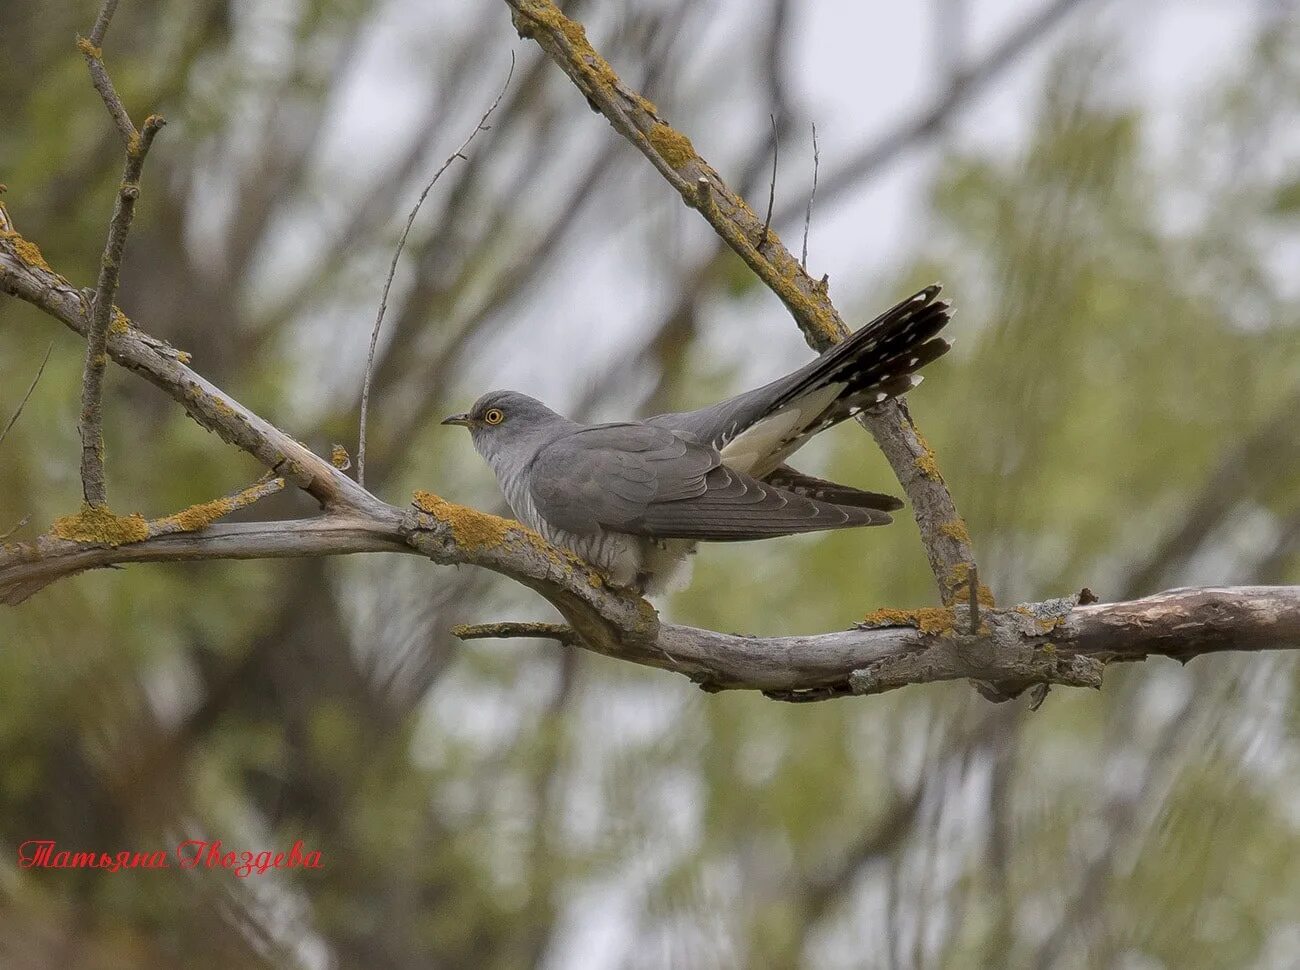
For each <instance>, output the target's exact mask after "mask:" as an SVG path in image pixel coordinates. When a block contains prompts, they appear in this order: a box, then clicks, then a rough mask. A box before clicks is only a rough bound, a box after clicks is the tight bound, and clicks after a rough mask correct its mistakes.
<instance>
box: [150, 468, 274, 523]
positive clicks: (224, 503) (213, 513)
mask: <svg viewBox="0 0 1300 970" xmlns="http://www.w3.org/2000/svg"><path fill="white" fill-rule="evenodd" d="M284 486H285V480H284V479H283V478H273V477H271V475H269V474H267V475H263V476H262V478H260V479H259V480H258V481H256V482H254V483H253V484H252V485H249V486H248V487H247V488H242V489H240V490H239V491H238V492H235V493H234V494H232V495H227V496H226V497H225V498H218V499H213V500H212V501H210V502H200V503H199V504H198V505H191V506H190V507H189V508H187V509H184V510H182V511H180V512H177V513H175V514H174V515H168V516H165V517H163V518H161V519H155V520H153V521H152V522H150V523H149V538H151V539H153V538H157V537H158V536H167V535H175V534H176V533H178V532H197V531H198V530H199V529H206V528H207V527H208V526H210V525H211V524H212V523H213V522H216V521H217V520H218V519H223V518H225V517H226V516H227V515H229V514H230V513H231V512H236V511H238V510H239V509H244V508H248V506H250V505H252V504H253V503H254V502H258V501H260V500H262V499H264V498H266V497H267V496H269V495H274V494H276V493H277V492H282V491H284Z"/></svg>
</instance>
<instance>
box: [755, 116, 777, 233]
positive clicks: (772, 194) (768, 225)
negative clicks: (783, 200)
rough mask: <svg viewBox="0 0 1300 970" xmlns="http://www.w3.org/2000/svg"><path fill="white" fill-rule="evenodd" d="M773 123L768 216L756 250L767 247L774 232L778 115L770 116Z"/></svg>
mask: <svg viewBox="0 0 1300 970" xmlns="http://www.w3.org/2000/svg"><path fill="white" fill-rule="evenodd" d="M768 118H769V119H770V120H771V122H772V181H771V182H770V183H769V184H768V187H767V216H766V217H765V218H764V219H763V234H762V235H761V236H759V237H758V245H757V246H756V247H755V248H756V249H762V248H763V247H764V246H766V245H767V236H768V233H770V232H771V231H772V209H773V207H774V206H775V205H776V162H777V157H778V156H779V155H780V153H781V136H780V134H779V133H778V132H777V130H776V115H768Z"/></svg>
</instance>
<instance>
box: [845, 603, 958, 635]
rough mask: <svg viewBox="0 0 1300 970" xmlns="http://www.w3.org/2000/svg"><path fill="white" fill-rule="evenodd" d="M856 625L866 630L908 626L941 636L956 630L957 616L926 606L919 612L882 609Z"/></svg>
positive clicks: (865, 617) (942, 608)
mask: <svg viewBox="0 0 1300 970" xmlns="http://www.w3.org/2000/svg"><path fill="white" fill-rule="evenodd" d="M858 625H859V626H862V627H867V628H876V627H889V626H910V627H914V628H915V629H917V630H920V631H921V632H922V633H925V634H928V635H933V636H943V635H945V634H948V633H952V632H953V631H954V630H955V629H956V628H957V616H956V614H955V613H954V612H953V611H952V610H951V609H950V608H948V607H944V606H926V607H922V608H921V609H919V610H892V609H883V610H872V611H871V612H870V613H868V614H867V615H866V616H864V617H863V618H862V620H861V621H860V623H859V624H858Z"/></svg>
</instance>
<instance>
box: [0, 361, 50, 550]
mask: <svg viewBox="0 0 1300 970" xmlns="http://www.w3.org/2000/svg"><path fill="white" fill-rule="evenodd" d="M53 351H54V341H53V340H51V341H50V345H49V346H48V347H46V348H45V359H44V360H42V361H41V366H40V367H38V368H36V376H35V377H33V378H32V385H31V387H29V388H27V393H26V394H24V395H23V399H22V400H21V401H19V402H18V410H17V411H15V412H14V416H13V417H12V418H10V419H9V423H8V424H6V425H5V427H4V430H3V431H0V444H4V440H5V438H6V437H7V436H8V434H9V429H10V428H12V427H13V426H14V425H15V424H17V423H18V418H19V416H21V415H22V413H23V408H25V407H26V406H27V399H28V398H30V397H31V396H32V392H33V391H34V390H36V385H37V384H39V383H40V382H41V375H42V374H44V373H45V365H46V364H48V363H49V362H50V354H51V353H52V352H53ZM11 531H12V530H11Z"/></svg>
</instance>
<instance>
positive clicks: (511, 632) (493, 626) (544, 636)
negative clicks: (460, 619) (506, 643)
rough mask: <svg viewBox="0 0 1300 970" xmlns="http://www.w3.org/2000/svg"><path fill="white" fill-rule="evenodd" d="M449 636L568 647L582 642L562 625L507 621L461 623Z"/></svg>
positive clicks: (461, 638) (453, 628) (569, 628)
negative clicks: (524, 640)
mask: <svg viewBox="0 0 1300 970" xmlns="http://www.w3.org/2000/svg"><path fill="white" fill-rule="evenodd" d="M451 635H452V636H454V637H456V638H458V639H460V640H511V639H532V640H555V641H557V642H559V643H562V644H564V645H565V646H570V647H571V646H576V645H578V644H580V643H581V642H582V640H581V638H580V637H579V636H578V634H577V633H576V632H575V631H574V629H573V628H572V627H569V626H565V625H564V624H563V623H520V622H513V621H509V620H505V621H502V622H500V623H462V624H460V625H459V626H454V627H452V628H451Z"/></svg>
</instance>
